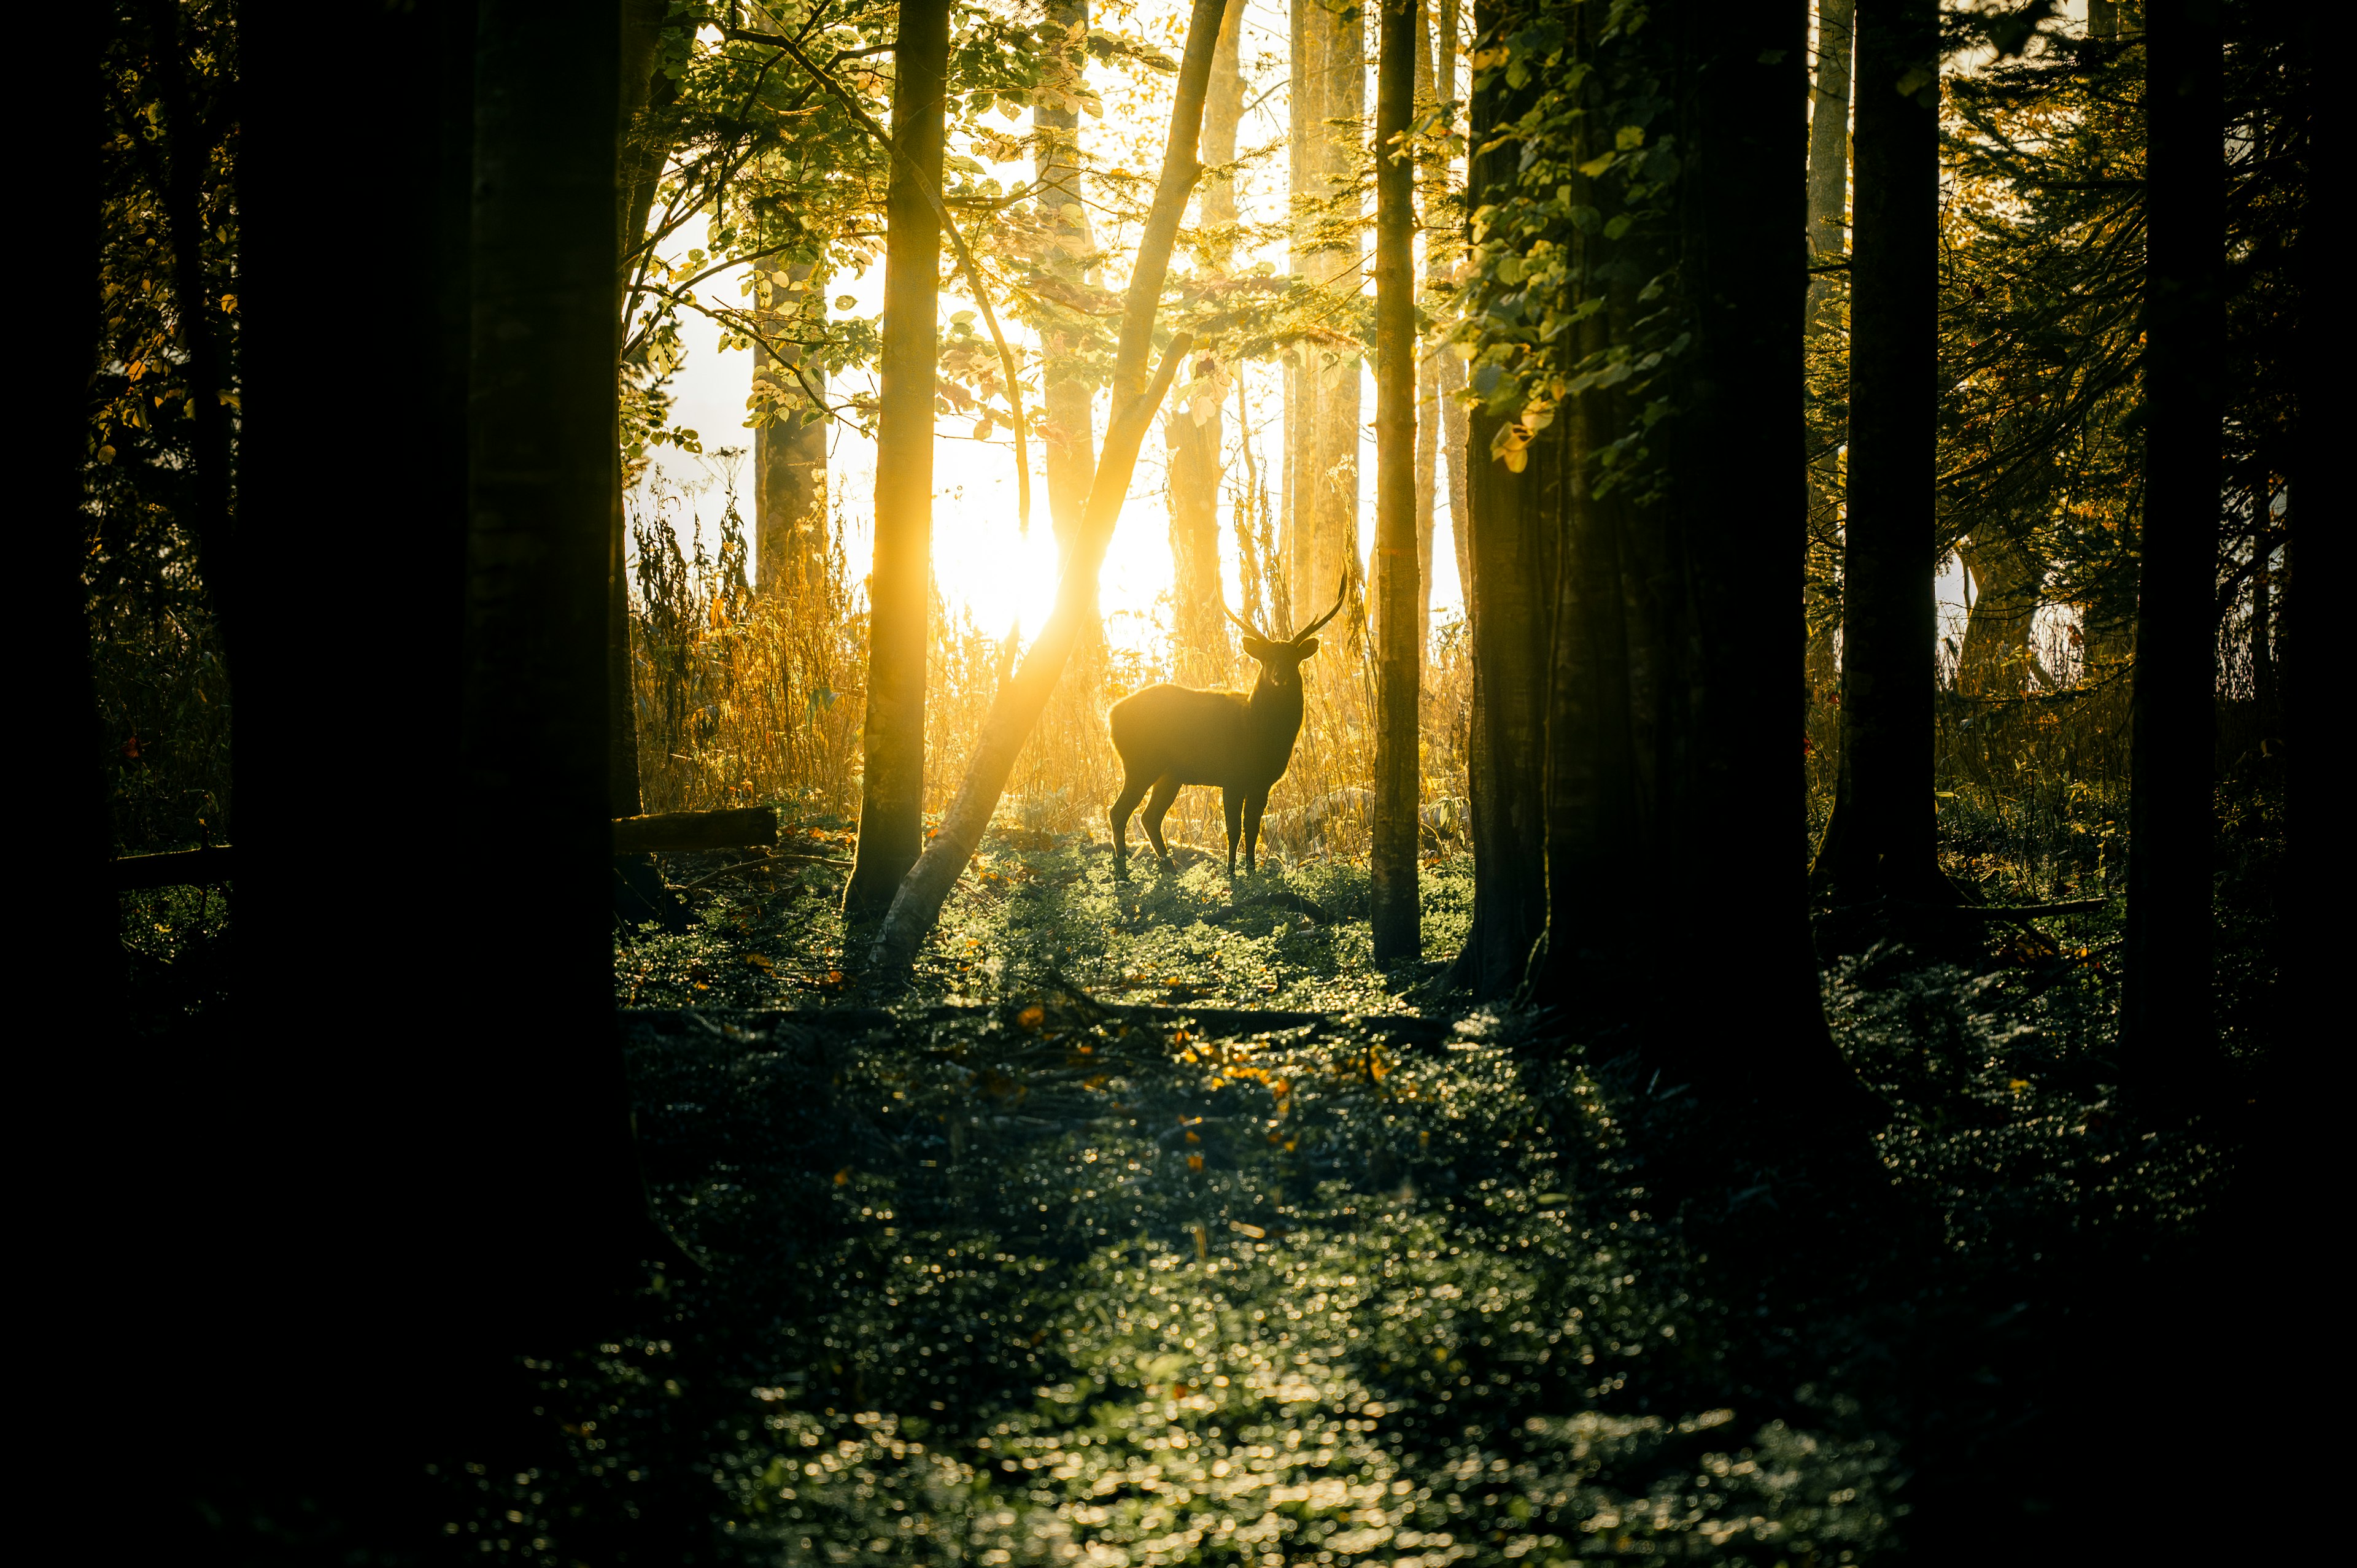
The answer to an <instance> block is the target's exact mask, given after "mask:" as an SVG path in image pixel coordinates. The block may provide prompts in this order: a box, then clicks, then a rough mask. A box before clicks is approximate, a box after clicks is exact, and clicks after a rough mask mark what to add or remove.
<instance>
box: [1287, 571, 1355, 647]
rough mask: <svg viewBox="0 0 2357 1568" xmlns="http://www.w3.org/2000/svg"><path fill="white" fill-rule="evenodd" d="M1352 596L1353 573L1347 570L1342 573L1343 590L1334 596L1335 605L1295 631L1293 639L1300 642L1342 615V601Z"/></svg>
mask: <svg viewBox="0 0 2357 1568" xmlns="http://www.w3.org/2000/svg"><path fill="white" fill-rule="evenodd" d="M1350 596H1351V575H1350V574H1349V573H1347V572H1346V573H1344V574H1343V575H1342V591H1341V592H1340V593H1339V594H1337V595H1335V596H1334V607H1333V608H1332V609H1330V610H1328V611H1327V612H1326V613H1325V614H1324V615H1322V616H1319V617H1318V618H1317V619H1316V620H1313V621H1311V622H1310V623H1309V624H1308V626H1305V627H1303V628H1301V629H1300V630H1299V631H1297V632H1295V633H1294V634H1293V640H1294V641H1296V642H1299V641H1300V640H1301V639H1303V638H1305V637H1308V635H1309V634H1310V633H1312V632H1314V631H1316V630H1317V629H1318V628H1319V627H1321V626H1324V625H1325V624H1326V623H1327V622H1328V621H1329V620H1332V619H1333V618H1335V617H1336V616H1338V615H1340V614H1341V613H1342V602H1343V601H1344V600H1345V599H1348V598H1349V597H1350Z"/></svg>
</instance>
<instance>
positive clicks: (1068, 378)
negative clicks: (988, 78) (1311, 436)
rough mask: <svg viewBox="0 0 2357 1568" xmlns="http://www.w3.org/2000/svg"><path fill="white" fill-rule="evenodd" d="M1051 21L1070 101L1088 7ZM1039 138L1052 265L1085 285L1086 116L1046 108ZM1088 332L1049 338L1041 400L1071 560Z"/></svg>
mask: <svg viewBox="0 0 2357 1568" xmlns="http://www.w3.org/2000/svg"><path fill="white" fill-rule="evenodd" d="M1047 19H1048V21H1049V24H1050V25H1051V26H1053V27H1060V28H1061V29H1063V39H1062V41H1061V42H1059V43H1056V44H1054V45H1051V57H1050V59H1049V62H1048V81H1047V85H1048V86H1050V87H1053V88H1056V89H1059V90H1060V91H1063V92H1066V93H1075V94H1076V93H1079V92H1081V91H1084V90H1085V89H1086V87H1087V80H1086V72H1087V64H1088V38H1089V4H1088V0H1048V4H1047ZM1031 124H1032V128H1033V130H1034V131H1035V132H1036V133H1037V134H1039V138H1040V141H1039V150H1038V151H1037V152H1036V153H1035V154H1034V155H1033V157H1032V174H1033V178H1034V179H1035V180H1036V181H1037V182H1038V185H1039V190H1040V192H1041V195H1040V198H1039V199H1040V202H1041V204H1042V205H1043V206H1044V207H1045V208H1046V209H1047V210H1048V213H1049V215H1051V216H1052V221H1051V224H1050V227H1051V229H1052V230H1053V231H1054V233H1055V235H1056V238H1057V242H1058V244H1059V245H1060V247H1061V249H1062V251H1063V254H1061V255H1060V256H1057V257H1051V258H1050V259H1049V263H1048V270H1049V272H1050V273H1051V274H1054V275H1055V276H1056V277H1058V278H1060V279H1062V280H1063V281H1064V282H1065V283H1066V284H1068V285H1080V284H1081V283H1082V281H1083V279H1084V277H1085V274H1086V272H1087V269H1086V268H1085V267H1084V266H1082V258H1083V257H1085V256H1087V255H1089V254H1090V253H1091V252H1093V251H1094V250H1095V249H1096V242H1095V241H1094V239H1093V238H1092V235H1091V231H1090V227H1089V217H1088V209H1087V208H1086V207H1085V206H1083V205H1082V201H1081V167H1080V154H1081V115H1080V111H1079V110H1077V109H1075V108H1073V107H1072V106H1071V104H1070V103H1069V102H1058V103H1055V104H1053V105H1051V104H1049V103H1047V102H1040V103H1039V104H1038V105H1036V106H1035V107H1034V108H1033V109H1032V111H1031ZM1084 330H1085V328H1082V329H1076V330H1073V331H1057V330H1053V329H1049V330H1043V331H1042V332H1041V333H1040V355H1041V358H1042V360H1044V370H1043V372H1042V373H1043V375H1044V376H1045V378H1046V381H1047V388H1046V392H1045V394H1044V396H1043V397H1042V399H1041V403H1042V412H1043V413H1045V415H1046V417H1047V428H1046V429H1045V430H1044V431H1043V432H1042V435H1041V440H1040V446H1042V447H1044V448H1045V455H1046V458H1047V467H1048V512H1049V517H1050V518H1051V519H1052V520H1053V522H1054V526H1055V530H1056V545H1057V556H1058V559H1059V560H1062V559H1063V558H1065V557H1069V556H1070V555H1071V551H1072V542H1073V541H1074V540H1076V539H1078V538H1079V537H1080V532H1081V514H1082V512H1083V511H1084V510H1087V507H1088V502H1089V480H1090V478H1091V477H1092V476H1093V475H1094V474H1095V472H1096V466H1097V465H1096V392H1095V390H1094V389H1093V388H1092V387H1091V385H1090V384H1089V382H1088V381H1086V380H1085V379H1083V378H1082V377H1080V376H1077V375H1073V374H1070V373H1067V372H1068V371H1070V370H1071V368H1072V367H1073V361H1072V356H1073V355H1074V354H1076V353H1078V352H1079V351H1080V349H1081V346H1082V336H1083V332H1084Z"/></svg>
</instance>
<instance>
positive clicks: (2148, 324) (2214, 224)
mask: <svg viewBox="0 0 2357 1568" xmlns="http://www.w3.org/2000/svg"><path fill="white" fill-rule="evenodd" d="M2145 48H2146V50H2147V88H2146V93H2145V115H2146V120H2145V125H2146V136H2147V147H2148V152H2147V160H2148V161H2147V176H2146V192H2147V196H2146V200H2147V216H2148V220H2149V223H2150V238H2149V239H2148V240H2147V242H2146V249H2145V258H2146V261H2145V344H2146V348H2145V364H2144V382H2145V511H2144V537H2143V540H2142V546H2143V549H2142V558H2143V569H2142V572H2141V574H2140V575H2139V577H2138V580H2137V586H2136V663H2135V666H2134V685H2133V688H2132V694H2131V697H2130V703H2131V720H2130V723H2131V731H2130V740H2129V764H2128V916H2127V954H2126V977H2125V982H2124V983H2123V986H2122V989H2121V996H2120V1043H2121V1047H2122V1050H2123V1053H2124V1056H2125V1059H2126V1060H2127V1061H2129V1062H2131V1063H2133V1064H2134V1066H2133V1069H2132V1070H2133V1071H2134V1072H2135V1074H2136V1079H2137V1080H2138V1082H2139V1084H2140V1085H2141V1087H2142V1088H2143V1089H2144V1090H2145V1091H2146V1092H2147V1093H2149V1094H2151V1095H2153V1096H2154V1097H2155V1098H2157V1099H2158V1100H2161V1101H2166V1102H2170V1103H2176V1104H2193V1103H2198V1102H2199V1101H2201V1097H2202V1096H2203V1094H2204V1093H2205V1092H2206V1087H2207V1084H2206V1074H2205V1073H2204V1072H2203V1070H2202V1069H2204V1068H2206V1067H2207V1066H2209V1065H2210V1063H2211V1061H2212V1058H2213V1057H2214V1055H2215V1051H2216V1043H2217V1042H2216V1034H2215V1026H2214V1024H2213V1022H2212V1013H2211V994H2212V976H2211V965H2212V917H2211V862H2212V841H2213V837H2214V835H2215V832H2216V825H2215V822H2214V807H2213V804H2212V772H2213V769H2214V767H2215V762H2214V757H2213V751H2214V748H2215V746H2216V713H2215V703H2216V691H2217V669H2216V664H2217V652H2216V644H2215V642H2214V640H2213V632H2212V606H2211V601H2212V596H2213V595H2214V594H2215V593H2216V591H2217V588H2216V585H2217V570H2218V510H2219V493H2220V484H2221V479H2222V465H2221V460H2220V459H2221V448H2220V439H2221V429H2220V427H2221V423H2222V418H2223V415H2224V411H2225V398H2224V381H2223V372H2224V368H2225V367H2224V337H2225V317H2224V306H2223V294H2222V285H2223V281H2224V280H2223V271H2224V256H2223V248H2224V233H2225V211H2224V200H2225V195H2224V192H2225V155H2224V151H2223V145H2222V140H2221V134H2220V125H2221V124H2222V114H2223V107H2222V102H2223V75H2224V68H2223V55H2224V35H2223V27H2222V16H2221V7H2220V5H2219V4H2218V0H2148V4H2147V6H2146V11H2145Z"/></svg>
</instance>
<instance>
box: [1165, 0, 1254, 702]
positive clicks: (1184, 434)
mask: <svg viewBox="0 0 2357 1568" xmlns="http://www.w3.org/2000/svg"><path fill="white" fill-rule="evenodd" d="M1243 16H1244V8H1243V5H1231V6H1230V7H1229V8H1228V13H1227V20H1226V22H1225V23H1224V24H1223V25H1222V27H1221V28H1220V44H1219V48H1218V50H1217V51H1216V52H1215V53H1214V54H1213V55H1212V57H1211V85H1210V86H1209V88H1208V89H1207V90H1206V91H1205V96H1204V101H1203V162H1204V163H1205V164H1207V165H1209V166H1213V167H1218V166H1222V165H1224V164H1228V163H1232V162H1233V161H1234V159H1235V156H1236V125H1237V123H1238V122H1239V121H1240V120H1242V119H1243V107H1244V102H1243V98H1244V82H1243V61H1242V59H1241V49H1240V48H1239V45H1240V43H1241V35H1242V33H1243ZM1235 220H1236V188H1235V181H1234V180H1233V179H1232V178H1231V177H1211V178H1207V179H1206V180H1205V181H1204V184H1203V193H1202V199H1201V205H1200V209H1199V218H1198V221H1199V222H1200V226H1201V227H1202V228H1203V229H1204V230H1206V231H1216V230H1218V229H1220V228H1222V226H1224V225H1227V224H1232V223H1233V222H1234V221H1235ZM1231 251H1232V246H1231V245H1230V244H1229V243H1228V242H1226V241H1225V240H1224V239H1221V238H1217V237H1213V238H1211V239H1208V240H1207V241H1206V242H1205V243H1204V246H1203V250H1202V254H1201V257H1200V261H1201V264H1202V267H1203V270H1204V272H1205V274H1208V275H1211V276H1218V275H1221V274H1224V273H1225V272H1226V271H1227V268H1228V260H1229V255H1230V252H1231ZM1211 369H1212V364H1211V360H1208V359H1207V360H1200V361H1198V363H1197V366H1196V373H1197V374H1198V375H1203V374H1204V373H1205V372H1207V371H1211ZM1211 383H1212V384H1207V385H1206V386H1204V387H1203V388H1202V389H1201V391H1200V393H1199V394H1198V396H1197V397H1196V398H1195V399H1191V400H1189V403H1186V404H1182V405H1180V406H1179V407H1175V408H1173V409H1172V410H1171V413H1170V416H1169V418H1168V420H1167V421H1166V422H1165V424H1164V427H1163V429H1164V434H1165V435H1166V437H1167V438H1168V442H1169V446H1170V562H1171V566H1172V568H1173V571H1172V578H1171V597H1172V603H1173V610H1174V614H1173V616H1172V626H1171V631H1172V634H1173V635H1172V639H1171V640H1172V642H1173V644H1174V645H1175V651H1176V653H1177V654H1178V660H1177V663H1178V679H1179V682H1181V683H1182V684H1188V685H1213V684H1216V683H1218V682H1222V681H1224V680H1225V679H1226V678H1227V673H1228V660H1229V652H1228V619H1227V617H1226V616H1225V615H1223V614H1222V613H1221V600H1222V590H1221V584H1220V478H1221V471H1222V467H1223V464H1222V456H1224V454H1225V451H1226V432H1225V422H1224V421H1223V420H1222V417H1221V414H1222V408H1221V404H1222V401H1223V400H1222V398H1221V396H1220V393H1219V389H1218V385H1217V383H1216V379H1215V378H1211Z"/></svg>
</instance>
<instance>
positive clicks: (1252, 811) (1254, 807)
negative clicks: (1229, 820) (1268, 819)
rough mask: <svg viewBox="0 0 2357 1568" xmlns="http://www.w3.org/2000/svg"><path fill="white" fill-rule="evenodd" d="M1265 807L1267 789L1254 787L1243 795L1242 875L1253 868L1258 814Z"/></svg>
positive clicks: (1257, 831)
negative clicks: (1249, 792)
mask: <svg viewBox="0 0 2357 1568" xmlns="http://www.w3.org/2000/svg"><path fill="white" fill-rule="evenodd" d="M1267 809H1268V791H1267V790H1265V789H1256V790H1254V792H1253V793H1252V794H1250V795H1247V796H1246V797H1244V875H1247V876H1249V875H1252V874H1253V872H1254V869H1255V867H1254V864H1253V851H1254V847H1255V846H1256V845H1258V844H1259V843H1260V814H1261V813H1262V812H1263V811H1266V810H1267Z"/></svg>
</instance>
